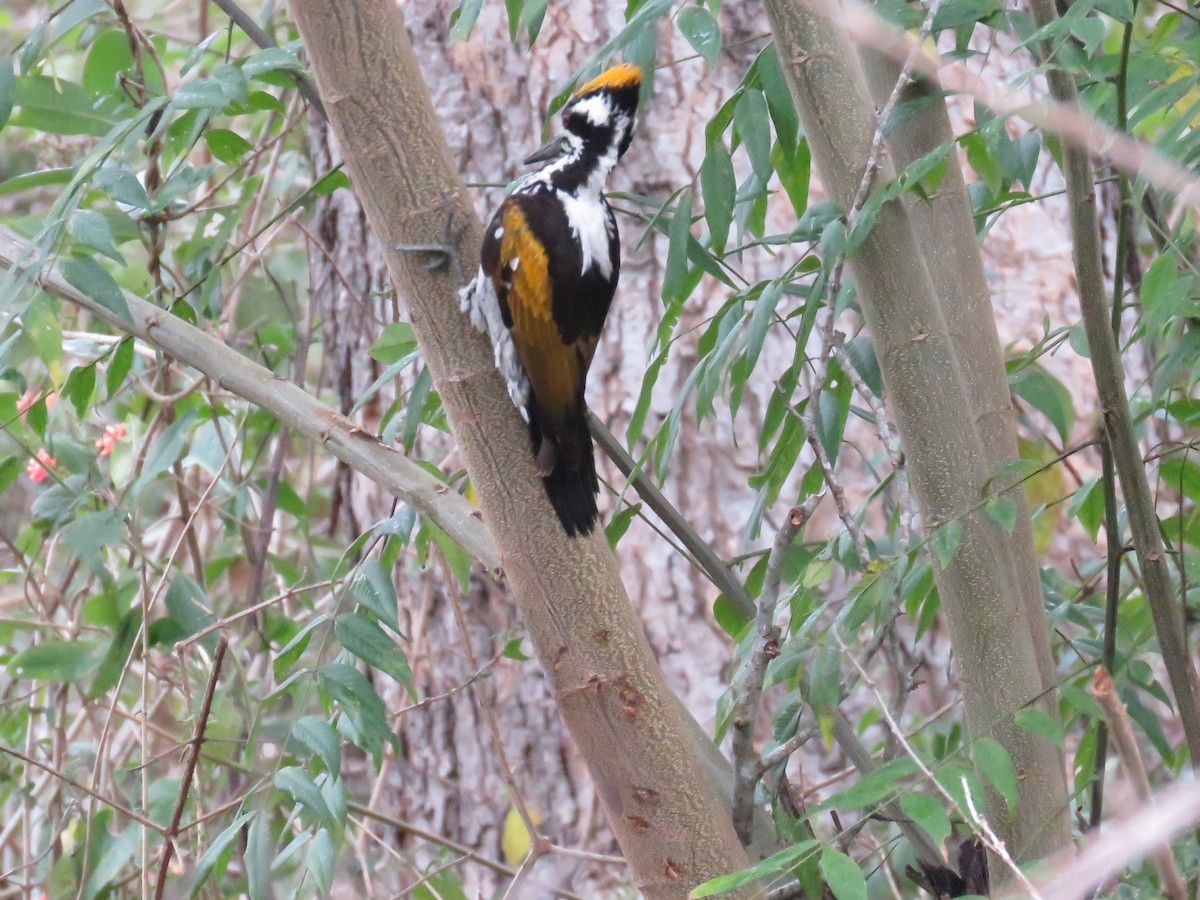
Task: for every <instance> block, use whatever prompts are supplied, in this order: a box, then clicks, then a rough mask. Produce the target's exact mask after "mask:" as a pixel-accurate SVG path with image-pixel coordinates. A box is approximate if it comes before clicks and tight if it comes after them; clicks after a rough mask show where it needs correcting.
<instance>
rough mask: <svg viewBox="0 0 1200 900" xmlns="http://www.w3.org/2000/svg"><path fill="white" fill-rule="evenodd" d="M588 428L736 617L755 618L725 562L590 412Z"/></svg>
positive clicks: (752, 609)
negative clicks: (725, 598) (728, 604)
mask: <svg viewBox="0 0 1200 900" xmlns="http://www.w3.org/2000/svg"><path fill="white" fill-rule="evenodd" d="M588 427H589V428H590V429H591V430H592V437H593V438H595V439H596V444H597V445H598V446H599V447H600V449H601V450H603V451H604V454H605V456H607V457H608V458H609V459H611V460H612V461H613V465H615V466H616V467H617V469H618V470H620V472H621V474H622V475H624V476H625V477H626V478H628V479H629V481H630V483H631V484H632V485H633V486H634V489H635V490H637V492H638V496H639V497H641V498H642V500H644V501H645V503H646V505H647V506H649V507H650V508H651V509H652V510H654V512H655V514H656V515H657V516H658V517H659V518H660V519H662V521H663V524H664V525H666V526H667V528H668V529H670V531H671V533H672V534H674V535H675V537H677V538H679V542H680V543H681V544H683V546H684V547H686V548H687V550H688V552H689V553H691V554H692V558H693V559H695V560H696V564H697V565H698V566H699V567H700V570H701V571H702V572H704V574H705V575H706V576H707V578H708V580H709V581H711V582H712V584H713V586H714V587H716V588H717V590H719V591H720V592H721V593H723V594H724V595H725V596H726V597H728V598H729V601H730V602H731V603H732V604H733V606H734V608H735V609H737V612H738V615H740V616H741V617H742V618H744V619H746V620H747V621H748V620H750V619H752V618H754V601H753V600H751V599H750V595H749V594H747V593H746V588H745V587H743V586H742V583H741V582H740V581H739V580H738V579H737V576H736V575H734V574H733V571H732V570H731V569H730V568H729V566H728V565H727V564H726V563H725V561H724V560H723V559H721V557H720V556H718V555H717V554H716V553H715V552H714V551H713V549H712V547H710V546H709V545H708V544H707V543H706V542H705V540H704V539H703V538H702V537H700V535H699V534H697V533H696V529H694V528H692V526H691V525H689V524H688V522H687V520H686V519H685V518H684V517H683V516H682V515H681V514H680V512H679V510H677V509H676V508H675V507H674V506H673V505H672V504H671V501H670V500H668V499H667V498H666V497H665V496H664V495H663V492H662V491H660V490H659V489H658V487H657V485H655V484H654V481H653V480H652V479H651V478H650V477H649V476H648V475H646V473H645V472H644V471H642V469H641V467H640V466H638V464H637V462H636V461H635V460H634V458H633V457H632V456H630V455H629V454H628V453H627V452H625V448H624V447H622V446H621V442H620V441H618V440H617V439H616V438H615V437H613V434H612V432H611V431H609V430H608V428H606V427H605V425H604V423H603V422H601V421H600V420H599V419H597V418H596V417H595V416H594V415H593V414H592V413H590V412H589V413H588Z"/></svg>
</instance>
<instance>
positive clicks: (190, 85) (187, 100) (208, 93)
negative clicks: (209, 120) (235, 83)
mask: <svg viewBox="0 0 1200 900" xmlns="http://www.w3.org/2000/svg"><path fill="white" fill-rule="evenodd" d="M171 105H172V106H174V107H175V108H176V109H209V110H214V111H217V110H223V109H224V108H225V107H226V106H228V105H229V98H228V97H227V96H225V91H224V90H222V88H221V85H220V84H219V83H218V82H217V81H216V80H215V79H213V78H196V79H193V80H192V81H189V82H187V83H185V84H181V85H180V86H179V89H178V90H177V91H175V96H173V97H172V98H171Z"/></svg>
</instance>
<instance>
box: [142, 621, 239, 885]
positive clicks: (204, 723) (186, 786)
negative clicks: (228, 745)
mask: <svg viewBox="0 0 1200 900" xmlns="http://www.w3.org/2000/svg"><path fill="white" fill-rule="evenodd" d="M228 647H229V644H228V642H226V640H225V638H221V639H220V641H218V642H217V652H216V654H215V655H214V656H213V664H212V674H211V675H209V676H208V687H207V688H205V690H204V700H203V701H202V702H201V704H200V712H199V713H198V714H197V716H196V727H195V728H194V729H193V732H192V740H191V748H190V749H189V750H188V758H187V763H186V764H185V765H184V767H183V778H182V779H181V780H180V782H179V795H178V796H177V797H176V798H175V808H174V809H173V810H172V811H171V824H170V825H168V826H167V832H166V834H164V835H163V849H162V856H161V857H160V858H159V862H158V880H157V881H156V882H155V883H154V900H162V897H163V891H164V890H166V887H167V872H168V871H169V870H170V868H171V855H172V854H173V853H174V852H175V837H176V836H177V835H178V834H179V823H180V821H182V819H183V808H184V806H186V805H187V798H188V792H189V791H190V790H191V787H192V777H193V776H194V775H195V774H196V761H197V760H198V759H199V758H200V749H201V748H202V747H203V746H204V732H205V730H206V729H207V728H208V717H209V714H210V713H211V712H212V703H213V696H214V695H215V694H216V692H217V680H218V679H219V678H220V677H221V663H223V662H224V661H225V651H226V649H228Z"/></svg>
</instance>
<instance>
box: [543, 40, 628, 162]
mask: <svg viewBox="0 0 1200 900" xmlns="http://www.w3.org/2000/svg"><path fill="white" fill-rule="evenodd" d="M641 86H642V70H641V69H640V68H638V67H637V66H635V65H633V64H632V63H621V64H619V65H616V66H613V67H612V68H610V69H608V70H606V71H604V72H602V73H601V74H599V75H597V76H596V77H595V78H593V79H592V80H591V81H589V82H587V83H586V84H585V85H583V86H582V87H581V88H579V89H578V90H577V91H576V92H575V93H574V94H573V95H572V97H571V100H570V101H569V102H568V103H567V105H566V106H565V107H563V111H562V122H563V129H564V131H563V133H562V134H561V135H559V136H558V137H556V138H554V140H552V141H550V142H549V143H548V144H546V145H545V146H544V147H542V148H541V149H540V150H538V152H537V153H535V154H533V155H532V156H531V157H529V158H528V159H527V160H525V163H526V165H530V164H532V163H538V162H549V161H551V160H561V159H563V158H564V157H579V156H581V155H585V154H586V155H588V156H592V157H600V158H604V157H608V158H611V161H612V164H615V163H616V161H617V160H618V159H619V158H620V157H621V155H622V154H623V153H624V152H625V151H626V150H627V149H628V147H629V142H630V141H631V140H632V139H633V120H634V115H635V114H636V113H637V103H638V92H639V90H640V89H641Z"/></svg>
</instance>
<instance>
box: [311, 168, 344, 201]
mask: <svg viewBox="0 0 1200 900" xmlns="http://www.w3.org/2000/svg"><path fill="white" fill-rule="evenodd" d="M349 187H350V176H349V175H347V174H346V173H345V171H344V170H343V169H342V167H341V164H340V163H339V164H338V167H337V168H336V169H332V170H331V171H329V172H326V173H325V174H324V175H322V176H321V177H320V178H319V179H318V180H317V182H316V183H315V184H314V185H313V186H312V187H310V188H309V189H308V192H309V193H310V194H312V195H313V196H314V197H325V196H328V195H329V194H332V193H333V192H334V191H336V190H337V189H338V188H349Z"/></svg>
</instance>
